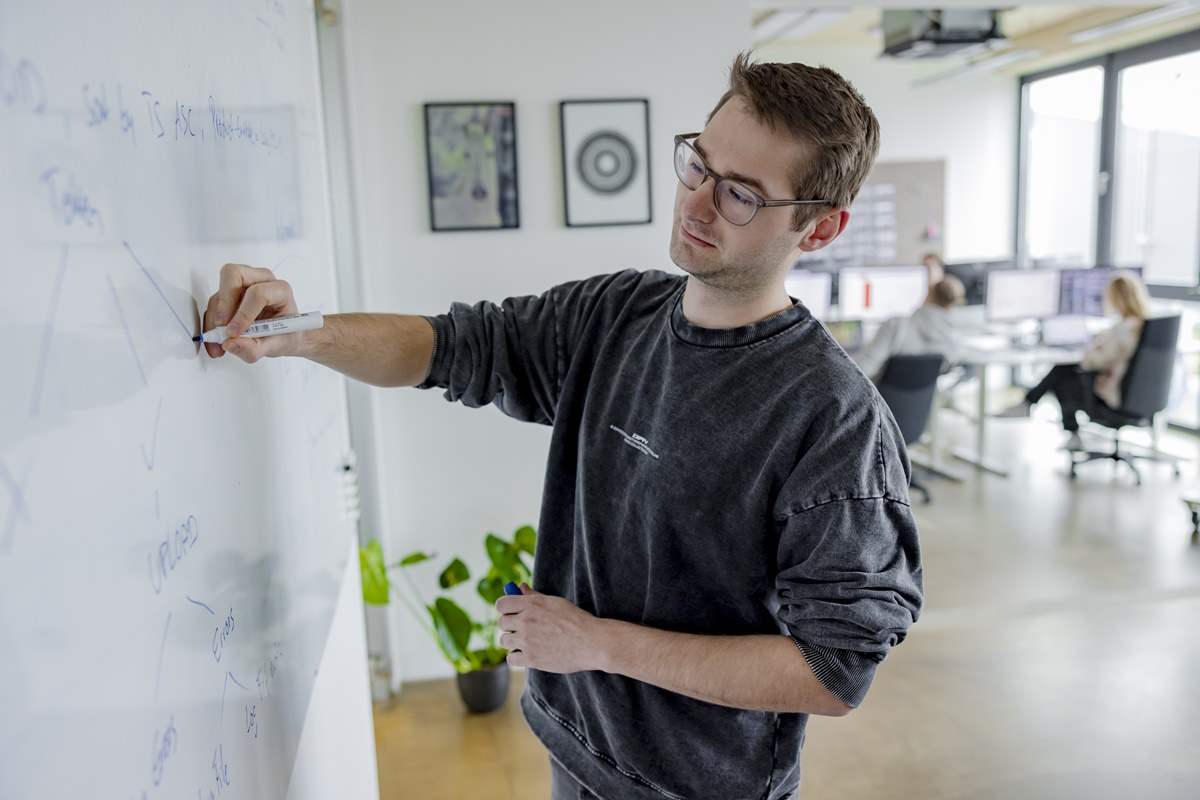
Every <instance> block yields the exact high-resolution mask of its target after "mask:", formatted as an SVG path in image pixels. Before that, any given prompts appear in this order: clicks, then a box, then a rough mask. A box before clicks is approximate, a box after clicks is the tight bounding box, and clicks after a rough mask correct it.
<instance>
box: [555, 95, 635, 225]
mask: <svg viewBox="0 0 1200 800" xmlns="http://www.w3.org/2000/svg"><path fill="white" fill-rule="evenodd" d="M559 115H560V118H561V123H562V159H563V163H562V168H563V204H564V207H565V209H566V222H567V226H568V227H571V228H578V227H590V226H597V225H640V224H646V223H649V222H650V221H651V219H652V215H651V204H650V103H649V101H647V100H643V99H627V100H564V101H563V102H561V103H559Z"/></svg>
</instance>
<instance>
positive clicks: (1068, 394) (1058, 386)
mask: <svg viewBox="0 0 1200 800" xmlns="http://www.w3.org/2000/svg"><path fill="white" fill-rule="evenodd" d="M1104 306H1105V308H1107V309H1109V310H1111V311H1112V312H1114V313H1116V314H1118V315H1120V320H1118V321H1117V323H1116V324H1115V325H1113V326H1112V327H1111V328H1107V329H1105V330H1103V331H1100V332H1099V333H1097V334H1096V335H1095V336H1094V337H1092V340H1091V341H1090V342H1089V343H1088V346H1087V349H1086V350H1084V353H1083V358H1082V359H1080V362H1079V363H1078V364H1059V365H1058V366H1056V367H1054V368H1053V369H1051V370H1050V372H1048V373H1047V374H1046V377H1044V378H1042V380H1041V381H1039V382H1038V385H1037V386H1034V387H1033V388H1032V389H1030V390H1029V391H1028V392H1026V393H1025V397H1023V398H1022V399H1021V400H1020V402H1018V403H1016V404H1015V405H1012V406H1010V407H1009V408H1007V409H1005V410H1004V411H1001V412H1000V413H999V414H997V415H996V416H998V417H1028V416H1029V413H1030V411H1031V410H1032V408H1033V406H1034V404H1036V403H1037V402H1038V401H1039V400H1041V399H1042V397H1043V396H1044V395H1045V394H1046V393H1047V392H1053V393H1054V396H1055V397H1056V398H1057V399H1058V405H1059V407H1060V408H1061V409H1062V425H1063V429H1064V430H1066V431H1067V433H1069V434H1070V436H1069V437H1068V439H1067V449H1069V450H1082V449H1083V442H1082V441H1081V440H1080V438H1079V422H1078V420H1077V419H1076V415H1077V414H1078V412H1079V411H1081V410H1082V409H1083V408H1084V407H1085V400H1086V397H1087V392H1088V391H1089V390H1090V391H1091V392H1092V393H1094V394H1095V396H1096V397H1097V398H1098V399H1099V400H1100V401H1101V402H1103V403H1104V404H1105V405H1107V406H1108V407H1109V408H1114V409H1116V408H1120V407H1121V381H1122V379H1123V378H1124V377H1125V371H1126V370H1127V369H1128V368H1129V360H1130V359H1131V358H1133V353H1134V351H1135V350H1137V346H1138V340H1139V339H1140V338H1141V335H1142V323H1144V322H1145V321H1146V317H1147V316H1148V314H1149V313H1150V295H1149V293H1148V292H1147V291H1146V286H1145V284H1143V283H1142V279H1141V278H1140V277H1138V275H1137V273H1136V272H1132V271H1130V270H1122V271H1120V272H1116V273H1113V276H1112V277H1111V278H1109V279H1108V285H1107V286H1105V287H1104ZM1089 380H1090V383H1091V385H1090V387H1089V385H1088V383H1089Z"/></svg>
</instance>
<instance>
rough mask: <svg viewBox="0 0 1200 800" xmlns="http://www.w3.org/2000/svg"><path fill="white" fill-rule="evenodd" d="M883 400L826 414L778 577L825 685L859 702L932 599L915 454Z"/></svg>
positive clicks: (795, 497)
mask: <svg viewBox="0 0 1200 800" xmlns="http://www.w3.org/2000/svg"><path fill="white" fill-rule="evenodd" d="M876 397H877V396H876ZM880 404H882V400H878V399H877V400H876V402H875V403H859V404H858V406H857V408H843V409H840V410H836V411H832V410H831V411H830V412H829V413H828V415H827V416H826V418H825V419H824V420H821V421H820V429H821V430H822V433H821V434H820V436H819V438H818V439H817V440H816V442H815V443H813V444H812V446H811V447H810V448H809V449H808V451H807V452H806V453H805V455H804V456H803V458H802V459H801V461H800V463H799V465H798V466H797V470H796V474H795V475H794V476H793V482H794V483H795V487H794V488H792V489H791V490H790V491H791V495H790V498H789V500H788V501H787V502H788V504H789V506H788V508H786V509H785V511H787V512H790V513H787V515H786V517H785V518H784V520H783V524H782V530H781V534H780V540H779V551H778V565H779V567H778V569H779V571H778V573H777V575H776V580H775V591H776V596H777V598H778V600H779V604H780V605H779V611H778V612H777V616H778V619H779V622H780V623H781V624H782V626H783V627H784V629H785V631H786V632H787V634H788V635H789V636H791V637H792V639H793V640H794V641H795V642H796V644H797V645H798V646H799V648H800V650H801V651H802V652H803V653H804V657H805V659H806V660H807V661H808V663H809V666H810V667H811V668H812V670H813V673H814V674H815V675H816V676H817V678H818V679H819V680H820V681H821V683H822V685H824V686H825V687H826V688H827V689H829V691H830V692H832V693H833V694H834V695H835V696H836V697H838V698H839V699H841V700H842V701H843V702H844V703H846V704H847V705H850V706H857V705H858V704H859V703H861V702H862V700H863V698H864V697H865V696H866V693H867V689H868V688H869V687H870V684H871V681H872V679H873V677H874V674H875V669H876V667H877V666H878V665H879V663H880V662H882V661H883V659H884V657H885V656H886V655H887V654H888V652H889V651H890V650H891V648H892V647H894V646H895V645H897V644H899V643H900V642H901V641H903V640H904V638H905V636H906V635H907V631H908V629H909V627H910V626H911V625H912V624H913V623H914V622H916V620H917V617H918V616H919V614H920V611H921V606H922V603H923V589H922V567H921V555H920V547H919V543H918V539H917V528H916V523H915V522H914V520H913V517H912V513H911V509H910V507H909V504H908V495H907V491H906V487H907V474H906V473H907V463H906V460H905V458H904V451H903V449H902V447H903V445H902V443H901V441H900V435H899V431H898V430H897V429H896V428H895V424H894V422H892V420H891V417H890V415H886V414H884V413H883V409H882V408H881V406H880Z"/></svg>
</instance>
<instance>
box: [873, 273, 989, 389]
mask: <svg viewBox="0 0 1200 800" xmlns="http://www.w3.org/2000/svg"><path fill="white" fill-rule="evenodd" d="M965 297H966V291H965V290H964V289H963V284H962V281H960V280H959V279H958V278H956V277H954V276H953V275H947V276H946V277H944V278H942V279H941V280H939V281H938V282H937V283H935V284H934V285H933V287H932V288H931V289H930V290H929V298H928V299H927V300H926V301H925V303H924V304H923V305H922V306H921V307H920V308H918V309H917V310H916V311H914V312H913V313H912V315H911V316H908V317H893V318H891V319H889V320H887V321H886V322H884V323H883V324H882V325H880V326H879V331H878V332H877V333H876V334H875V336H874V338H872V339H871V341H870V342H869V343H868V344H867V345H866V346H865V347H863V348H862V349H861V350H859V351H858V352H857V353H856V354H855V355H854V361H855V363H857V364H858V368H859V369H861V370H862V371H863V372H864V373H865V374H866V375H867V377H869V378H870V379H871V380H873V381H878V380H879V378H880V377H881V376H882V375H883V368H884V365H885V364H887V360H888V359H889V358H891V357H892V356H916V355H926V354H929V353H937V354H939V355H941V356H943V357H944V358H945V359H946V361H947V362H952V361H954V359H955V357H956V354H957V349H958V339H959V338H960V337H959V335H958V333H957V332H956V331H955V330H954V321H953V320H952V319H951V318H950V309H951V308H953V307H954V306H956V305H958V304H960V303H962V302H963V300H964V298H965Z"/></svg>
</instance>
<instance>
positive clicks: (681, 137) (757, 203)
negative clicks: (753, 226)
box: [674, 133, 837, 227]
mask: <svg viewBox="0 0 1200 800" xmlns="http://www.w3.org/2000/svg"><path fill="white" fill-rule="evenodd" d="M699 135H700V134H699V133H677V134H675V155H676V158H674V161H675V177H676V178H678V179H679V182H680V183H682V184H683V186H684V187H685V188H687V189H688V190H689V191H693V192H698V191H700V187H701V186H703V185H704V182H705V181H706V180H708V179H709V178H710V177H711V178H712V179H713V205H714V206H715V207H716V209H717V213H718V214H720V215H721V218H722V219H724V220H725V221H726V222H728V223H729V224H730V225H737V226H738V227H741V226H743V225H749V224H750V223H751V222H753V221H754V218H755V217H756V216H757V215H758V210H759V209H760V208H771V207H773V206H805V205H825V206H836V205H837V204H836V203H831V202H829V201H828V200H764V199H763V198H762V197H759V195H758V192H756V191H754V190H753V189H751V188H750V187H749V186H747V185H746V184H744V183H742V182H741V181H739V180H734V179H733V178H726V177H725V176H724V175H718V174H717V173H716V172H713V171H712V169H711V168H710V167H709V166H708V162H707V161H705V160H704V156H703V155H701V153H700V151H699V150H697V149H696V148H695V146H694V145H693V144H692V143H691V141H689V140H691V139H695V138H696V137H697V136H699ZM684 145H686V146H687V148H688V149H689V150H691V151H692V152H693V153H695V154H696V158H697V159H698V160H699V161H700V166H702V167H704V175H703V176H702V177H701V178H700V183H699V185H697V186H696V188H695V189H692V188H691V187H690V186H688V185H687V183H684V180H683V176H682V175H680V174H679V158H678V154H679V148H680V147H681V146H684ZM722 183H732V184H733V185H734V186H740V187H742V189H743V190H744V193H745V194H746V195H747V196H748V197H749V198H750V199H751V200H753V201H754V211H753V212H751V214H750V219H748V220H746V221H745V222H734V221H733V220H731V219H730V218H729V217H727V216H725V214H724V212H722V211H721V207H720V206H719V205H718V204H717V197H719V195H718V194H717V187H718V186H719V185H720V184H722Z"/></svg>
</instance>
